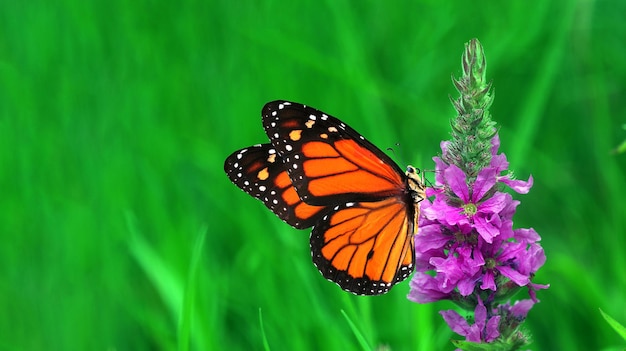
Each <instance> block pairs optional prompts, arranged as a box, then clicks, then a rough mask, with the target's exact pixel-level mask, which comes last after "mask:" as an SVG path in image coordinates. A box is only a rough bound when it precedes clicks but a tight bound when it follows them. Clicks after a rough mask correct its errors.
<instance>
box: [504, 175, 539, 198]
mask: <svg viewBox="0 0 626 351" xmlns="http://www.w3.org/2000/svg"><path fill="white" fill-rule="evenodd" d="M498 181H500V182H502V183H504V184H506V185H508V186H509V188H511V189H513V190H514V191H515V192H516V193H518V194H527V193H528V192H529V191H530V188H532V186H533V176H532V175H531V176H530V177H528V181H523V180H519V179H510V178H508V176H505V177H502V178H500V179H498Z"/></svg>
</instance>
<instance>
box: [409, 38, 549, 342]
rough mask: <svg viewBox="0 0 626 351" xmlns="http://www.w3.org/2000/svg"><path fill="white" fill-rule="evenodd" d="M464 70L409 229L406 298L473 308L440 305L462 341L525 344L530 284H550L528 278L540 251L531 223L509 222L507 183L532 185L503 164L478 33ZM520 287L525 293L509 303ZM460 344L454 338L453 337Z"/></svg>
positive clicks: (522, 187)
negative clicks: (429, 182)
mask: <svg viewBox="0 0 626 351" xmlns="http://www.w3.org/2000/svg"><path fill="white" fill-rule="evenodd" d="M463 64H464V73H465V75H464V77H463V79H461V80H459V81H455V84H456V86H457V89H459V91H460V92H461V98H459V100H457V101H454V105H455V107H456V108H457V110H458V111H459V116H458V117H457V118H456V120H454V121H453V123H452V125H453V133H452V134H453V139H452V141H445V142H442V144H441V149H442V156H441V157H435V158H434V159H433V160H434V161H435V164H436V170H435V186H434V187H431V188H428V189H427V192H426V194H427V196H428V197H429V198H432V202H431V201H428V200H425V201H423V202H422V204H421V214H420V221H419V233H418V235H416V237H415V251H416V273H415V275H414V276H413V279H412V280H411V283H410V286H411V291H410V293H409V296H408V298H409V299H410V300H412V301H415V302H418V303H428V302H434V301H438V300H444V299H445V300H451V301H453V302H455V303H456V304H457V305H459V306H460V307H463V308H464V309H466V310H468V311H473V312H474V318H473V319H474V324H472V325H470V324H469V323H468V322H467V321H466V320H465V319H464V318H463V317H461V316H460V315H459V314H458V313H457V312H455V311H442V312H441V314H442V316H443V317H444V320H445V321H446V322H447V323H448V325H449V326H450V327H451V329H452V330H453V331H454V332H456V333H458V334H460V335H463V336H465V337H466V340H467V341H468V342H482V343H503V342H507V343H508V344H509V346H511V345H518V346H519V345H524V344H525V343H527V340H528V338H527V337H526V336H525V335H523V333H520V332H519V328H518V327H519V326H520V324H521V322H522V321H523V320H524V319H525V317H526V314H527V313H528V310H530V308H531V307H532V306H533V304H535V303H536V302H538V300H537V297H536V293H535V292H536V291H537V290H540V289H545V288H547V287H548V285H539V284H534V283H532V282H531V279H532V278H533V276H534V274H535V272H537V270H538V269H539V268H540V267H541V266H542V265H543V264H544V262H545V260H546V257H545V254H544V251H543V248H542V247H541V246H540V244H539V243H538V242H539V240H540V237H539V235H538V234H537V233H536V232H535V230H534V229H532V228H530V229H513V215H514V214H515V210H516V208H517V206H518V205H519V203H520V202H519V201H516V200H514V199H513V197H512V196H511V195H510V194H509V193H507V192H504V191H503V189H504V188H506V187H508V188H510V189H512V190H513V191H515V192H517V193H519V194H526V193H528V191H529V190H530V188H531V187H532V185H533V178H532V177H530V178H529V179H528V181H523V180H516V179H514V177H513V176H512V172H510V171H509V170H508V167H509V163H508V161H507V159H506V156H505V155H504V154H499V153H498V148H499V146H500V139H499V136H498V134H497V130H496V129H495V123H494V122H492V121H491V120H490V119H489V115H488V112H487V108H488V107H489V105H490V104H491V100H492V97H491V96H490V95H489V88H490V84H483V83H484V82H483V81H482V80H483V79H484V67H485V61H484V55H483V53H482V47H481V46H480V43H478V41H477V40H473V41H472V42H470V44H469V45H468V46H467V47H466V53H465V55H464V57H463ZM522 287H525V288H527V289H528V291H529V296H530V299H527V300H523V301H518V302H517V303H514V304H513V305H511V304H510V303H509V302H508V300H509V299H510V298H511V297H512V296H513V295H514V294H515V293H517V292H518V291H519V290H520V289H521V288H522ZM457 346H458V345H457Z"/></svg>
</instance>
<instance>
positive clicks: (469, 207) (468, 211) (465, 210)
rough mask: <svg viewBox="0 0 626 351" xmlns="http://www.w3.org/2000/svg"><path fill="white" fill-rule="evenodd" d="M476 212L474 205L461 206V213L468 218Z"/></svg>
mask: <svg viewBox="0 0 626 351" xmlns="http://www.w3.org/2000/svg"><path fill="white" fill-rule="evenodd" d="M477 210H478V209H477V208H476V205H475V204H472V203H469V204H465V205H463V213H465V214H466V215H467V216H468V217H472V216H473V215H475V214H476V211H477Z"/></svg>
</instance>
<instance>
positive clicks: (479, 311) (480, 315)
mask: <svg viewBox="0 0 626 351" xmlns="http://www.w3.org/2000/svg"><path fill="white" fill-rule="evenodd" d="M485 322H487V308H486V307H485V305H484V304H483V301H482V300H481V299H480V297H479V298H478V304H477V305H476V308H475V309H474V323H475V324H476V325H477V326H478V327H479V328H480V329H481V330H482V329H483V328H484V327H485Z"/></svg>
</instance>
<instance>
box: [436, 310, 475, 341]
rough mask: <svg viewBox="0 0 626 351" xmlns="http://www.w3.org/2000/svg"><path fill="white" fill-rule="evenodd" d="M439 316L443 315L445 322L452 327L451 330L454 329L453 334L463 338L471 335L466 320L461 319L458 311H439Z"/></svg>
mask: <svg viewBox="0 0 626 351" xmlns="http://www.w3.org/2000/svg"><path fill="white" fill-rule="evenodd" d="M439 314H441V316H442V317H443V320H444V321H446V323H447V324H448V326H450V329H452V331H453V332H455V333H457V334H459V335H463V336H467V335H468V334H469V328H470V326H469V324H467V321H466V320H465V318H463V317H461V315H460V314H458V313H457V312H456V311H454V310H446V311H439Z"/></svg>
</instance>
